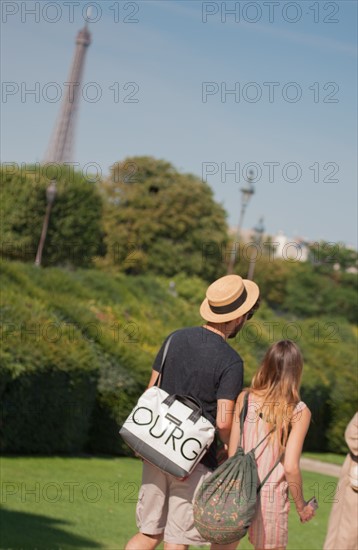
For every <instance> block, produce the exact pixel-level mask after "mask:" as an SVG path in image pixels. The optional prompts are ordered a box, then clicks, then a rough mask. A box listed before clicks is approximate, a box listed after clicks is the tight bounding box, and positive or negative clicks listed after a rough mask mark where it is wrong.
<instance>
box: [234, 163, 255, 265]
mask: <svg viewBox="0 0 358 550" xmlns="http://www.w3.org/2000/svg"><path fill="white" fill-rule="evenodd" d="M253 176H254V173H253V171H252V170H250V172H249V177H248V179H247V185H246V187H241V189H240V191H241V210H240V218H239V223H238V226H237V233H236V239H235V242H234V245H235V246H234V249H233V251H232V254H231V255H230V260H229V264H228V269H227V272H228V274H230V273H233V271H234V266H235V262H236V256H237V251H236V244H237V243H238V244H239V246H240V238H241V229H242V224H243V220H244V215H245V210H246V207H247V205H248V204H249V201H250V198H251V197H252V195H253V194H254V193H255V188H254V185H253V183H252V180H253V179H254V178H253Z"/></svg>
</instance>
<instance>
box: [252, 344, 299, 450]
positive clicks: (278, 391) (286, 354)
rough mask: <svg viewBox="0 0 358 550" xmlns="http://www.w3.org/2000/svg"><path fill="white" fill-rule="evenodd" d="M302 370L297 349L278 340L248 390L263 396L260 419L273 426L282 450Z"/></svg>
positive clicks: (271, 347)
mask: <svg viewBox="0 0 358 550" xmlns="http://www.w3.org/2000/svg"><path fill="white" fill-rule="evenodd" d="M302 369H303V357H302V354H301V352H300V349H299V348H298V346H297V345H296V344H295V343H294V342H292V341H291V340H280V341H279V342H275V343H274V344H272V346H270V347H269V349H268V350H267V352H266V354H265V357H264V358H263V361H262V363H261V365H260V367H259V370H258V371H257V373H256V374H255V376H254V377H253V379H252V382H251V386H250V388H249V391H250V392H253V393H259V394H260V396H262V397H263V405H262V406H261V407H260V416H261V415H262V417H263V418H264V419H265V420H266V421H267V422H269V423H271V424H272V425H275V426H276V430H275V431H274V432H273V435H272V437H275V438H277V441H278V443H279V445H280V449H281V450H282V449H284V448H285V446H286V443H287V438H288V434H289V429H290V423H291V420H292V416H293V412H294V409H295V406H296V405H297V403H299V401H300V394H299V388H300V383H301V376H302Z"/></svg>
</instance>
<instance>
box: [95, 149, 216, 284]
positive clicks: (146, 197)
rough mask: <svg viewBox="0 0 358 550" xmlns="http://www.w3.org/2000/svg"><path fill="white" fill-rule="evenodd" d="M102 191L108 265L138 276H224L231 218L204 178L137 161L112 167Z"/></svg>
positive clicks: (163, 164) (150, 160) (159, 162)
mask: <svg viewBox="0 0 358 550" xmlns="http://www.w3.org/2000/svg"><path fill="white" fill-rule="evenodd" d="M103 191H104V198H105V217H104V219H105V231H106V237H105V241H106V246H107V258H106V262H107V263H109V264H114V265H116V266H117V267H119V269H120V270H121V271H124V272H126V273H136V274H138V273H143V272H152V273H157V274H162V275H166V276H173V275H174V274H176V273H180V272H182V273H186V274H188V275H198V276H200V277H203V278H204V279H207V280H212V279H214V278H215V277H217V276H220V275H222V274H224V273H225V265H224V264H223V263H222V262H221V261H220V254H219V251H220V248H221V246H224V245H225V243H226V242H227V224H226V213H225V210H224V209H223V207H222V206H220V205H219V204H217V203H216V202H215V200H214V198H213V192H212V190H211V188H210V187H209V186H208V185H207V184H206V183H203V182H202V181H201V180H200V179H199V178H197V177H196V176H194V175H191V174H182V173H180V172H178V171H177V170H176V169H175V168H174V167H173V166H172V165H171V164H170V163H168V162H166V161H163V160H157V159H154V158H151V157H133V158H127V159H125V160H124V161H123V162H121V163H117V164H115V165H114V166H113V167H112V171H111V174H110V177H109V178H108V179H107V180H106V181H105V182H104V184H103ZM209 248H210V251H212V250H214V251H215V253H214V254H212V253H211V252H210V254H209V253H207V251H208V249H209Z"/></svg>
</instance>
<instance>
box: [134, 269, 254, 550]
mask: <svg viewBox="0 0 358 550" xmlns="http://www.w3.org/2000/svg"><path fill="white" fill-rule="evenodd" d="M258 304H259V288H258V286H257V285H256V283H254V282H253V281H249V280H243V279H242V278H241V277H239V276H238V275H226V276H225V277H221V278H220V279H218V280H217V281H215V282H214V283H212V284H211V285H210V286H209V288H208V289H207V291H206V298H205V300H204V301H203V303H202V304H201V307H200V314H201V316H202V317H203V319H204V320H205V321H206V324H204V326H202V327H191V328H184V329H181V330H178V331H176V332H174V334H173V337H172V339H171V342H170V345H169V348H168V352H167V357H166V360H165V369H164V372H163V375H162V380H161V383H160V387H161V388H162V389H163V390H165V391H166V392H168V393H169V394H179V395H189V396H191V397H195V398H196V399H198V400H199V401H200V402H201V404H202V407H203V415H204V416H205V417H206V418H208V420H210V421H211V422H212V423H213V424H214V425H215V426H216V432H217V435H218V437H219V438H220V440H221V442H222V443H223V444H224V448H225V449H227V445H228V443H229V437H230V430H231V424H232V417H233V411H234V406H235V401H236V398H237V396H238V394H239V393H240V392H241V390H242V385H243V362H242V359H241V357H240V355H239V354H238V353H237V352H236V351H235V350H234V349H233V348H232V347H231V346H229V344H228V343H227V342H226V340H227V339H228V338H234V337H235V336H236V335H237V334H238V332H239V331H240V330H241V329H242V327H243V325H244V323H245V321H246V320H247V319H249V318H251V316H252V315H253V313H254V311H255V310H256V309H257V307H258ZM164 346H165V342H164V343H163V345H162V347H161V349H160V351H159V353H158V355H157V357H156V359H155V361H154V365H153V371H152V376H151V378H150V382H149V387H151V386H153V384H154V383H155V381H156V379H157V377H158V371H159V369H160V365H161V361H162V356H163V351H164ZM216 452H217V441H216V440H215V441H214V442H213V444H212V445H211V447H210V449H209V450H208V452H207V453H206V455H205V456H204V458H203V459H202V460H201V462H200V463H199V464H198V465H197V466H196V468H195V469H194V470H193V472H192V473H191V474H190V476H189V477H188V478H186V479H185V480H182V481H179V480H177V479H175V478H174V477H172V476H170V475H169V474H166V473H164V472H162V471H161V470H159V469H158V468H155V467H154V466H152V465H151V464H149V463H147V462H144V463H143V478H142V486H141V489H140V491H139V497H138V504H137V526H138V528H139V533H137V534H136V535H135V536H134V537H132V538H131V540H130V541H129V542H128V543H127V545H126V549H125V550H154V549H155V548H156V547H157V546H158V545H159V544H160V543H161V541H162V540H163V539H164V549H165V550H187V548H188V547H189V545H190V544H192V545H197V544H202V543H203V542H204V541H203V539H202V538H201V537H200V535H199V533H198V532H197V530H196V529H195V527H194V519H193V509H192V501H193V498H194V494H195V491H196V489H197V487H198V486H199V485H200V484H201V483H202V482H203V481H204V479H205V478H207V477H208V476H209V475H210V473H211V471H212V470H214V469H215V468H216V467H217V458H216ZM211 548H212V550H218V547H216V546H215V545H212V547H211Z"/></svg>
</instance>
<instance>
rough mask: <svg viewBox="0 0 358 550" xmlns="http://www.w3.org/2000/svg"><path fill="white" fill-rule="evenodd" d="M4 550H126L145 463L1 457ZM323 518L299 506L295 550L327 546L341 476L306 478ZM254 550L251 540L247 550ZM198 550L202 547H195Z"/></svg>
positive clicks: (292, 522) (293, 518) (0, 538)
mask: <svg viewBox="0 0 358 550" xmlns="http://www.w3.org/2000/svg"><path fill="white" fill-rule="evenodd" d="M0 473H1V503H2V510H1V516H0V533H1V535H0V548H1V550H5V549H6V550H10V549H11V550H74V549H83V550H84V549H91V548H101V549H106V550H122V549H123V548H124V545H125V542H126V541H127V540H128V538H130V536H131V535H133V534H134V533H135V532H136V525H135V506H136V498H137V492H138V488H139V485H140V479H141V463H140V461H139V460H136V459H131V458H96V457H91V458H62V457H51V458H34V457H16V458H12V457H3V458H1V470H0ZM303 477H304V486H305V496H306V498H309V497H311V496H313V495H314V494H315V496H316V497H317V499H318V501H319V506H320V507H319V511H318V513H317V516H316V517H315V518H314V519H313V520H312V521H311V522H310V523H308V524H305V525H301V524H300V522H299V521H298V516H297V514H296V513H295V511H294V507H293V506H292V509H291V513H290V517H289V544H288V547H287V548H288V550H300V549H305V550H319V549H321V548H322V547H323V541H324V537H325V532H326V527H327V522H328V516H329V512H330V508H331V503H332V498H333V492H334V488H335V485H336V481H337V480H336V478H332V477H329V476H323V475H320V474H314V473H309V472H304V474H303ZM249 548H252V546H251V545H250V543H249V542H248V540H246V539H244V540H243V541H242V542H241V544H240V550H245V549H249ZM192 550H194V547H192Z"/></svg>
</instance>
